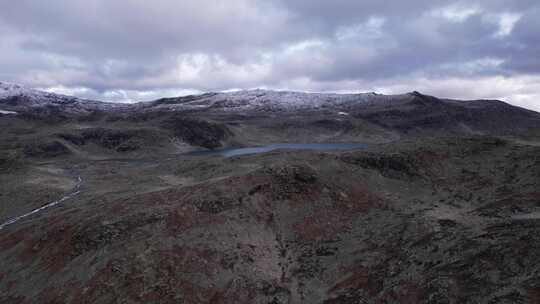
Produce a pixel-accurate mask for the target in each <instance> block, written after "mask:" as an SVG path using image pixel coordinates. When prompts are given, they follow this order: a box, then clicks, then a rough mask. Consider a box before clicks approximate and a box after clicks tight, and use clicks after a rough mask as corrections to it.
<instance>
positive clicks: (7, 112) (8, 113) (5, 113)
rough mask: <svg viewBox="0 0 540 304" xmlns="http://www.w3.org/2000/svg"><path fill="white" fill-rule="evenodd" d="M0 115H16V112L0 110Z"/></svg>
mask: <svg viewBox="0 0 540 304" xmlns="http://www.w3.org/2000/svg"><path fill="white" fill-rule="evenodd" d="M0 114H4V115H17V112H13V111H4V110H0Z"/></svg>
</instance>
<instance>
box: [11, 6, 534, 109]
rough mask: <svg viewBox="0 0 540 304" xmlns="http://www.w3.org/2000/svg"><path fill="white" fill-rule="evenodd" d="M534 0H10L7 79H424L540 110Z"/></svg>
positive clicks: (180, 90) (86, 88)
mask: <svg viewBox="0 0 540 304" xmlns="http://www.w3.org/2000/svg"><path fill="white" fill-rule="evenodd" d="M539 14H540V3H539V2H538V1H529V0H520V1H510V0H484V1H481V0H470V1H461V2H460V1H440V0H429V1H428V0H411V1H394V2H393V3H392V4H388V2H386V1H380V0H377V1H374V0H364V1H354V0H335V1H326V0H287V1H286V0H275V1H258V0H228V1H215V0H182V1H174V0H154V1H141V0H123V1H108V0H94V1H66V0H49V1H38V0H21V1H12V2H10V3H9V4H7V5H4V6H3V7H2V10H0V38H1V39H0V53H1V54H2V56H0V66H1V67H2V69H0V79H1V80H5V81H11V82H17V83H22V84H26V85H28V86H32V87H37V88H43V89H47V90H49V91H57V92H62V93H68V94H74V95H78V96H82V97H88V98H96V99H106V100H116V101H126V100H148V99H152V98H156V97H161V96H174V95H181V94H189V93H196V92H202V91H209V90H228V89H243V88H255V87H261V88H274V89H291V90H306V91H337V92H355V91H379V92H385V93H401V92H403V91H411V90H420V91H422V92H425V93H428V94H434V95H439V96H444V97H455V98H498V99H505V100H507V101H509V102H511V103H514V104H517V105H521V106H525V107H529V108H533V109H536V110H540V60H538V57H537V56H538V54H540V19H539V18H538V17H537V16H538V15H539Z"/></svg>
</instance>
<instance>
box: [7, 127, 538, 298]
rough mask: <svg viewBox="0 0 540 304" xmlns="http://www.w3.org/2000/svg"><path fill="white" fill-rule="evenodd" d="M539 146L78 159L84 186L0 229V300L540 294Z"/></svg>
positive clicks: (478, 143)
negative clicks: (69, 198) (71, 198)
mask: <svg viewBox="0 0 540 304" xmlns="http://www.w3.org/2000/svg"><path fill="white" fill-rule="evenodd" d="M539 155H540V150H539V148H538V147H534V146H527V145H518V144H513V143H511V142H507V141H503V140H500V139H497V138H486V137H469V138H463V137H457V138H456V137H454V138H445V139H430V140H427V139H424V140H418V141H410V142H403V143H400V144H393V145H384V146H378V147H372V148H370V149H368V150H366V151H350V152H326V153H313V152H283V151H276V152H273V153H269V154H264V155H255V156H248V157H241V158H232V159H200V158H176V159H171V160H164V159H146V160H144V162H141V161H138V162H126V161H120V160H111V161H108V162H106V163H96V162H92V161H88V160H86V161H85V160H79V161H78V166H76V168H77V171H78V172H77V174H80V175H81V176H82V178H83V180H84V182H83V185H82V188H81V191H82V194H81V196H79V197H77V198H76V200H74V201H72V202H71V203H66V204H65V205H64V206H61V207H58V208H55V209H52V210H50V211H47V212H45V213H42V214H38V215H36V216H34V217H32V218H29V219H26V220H24V221H21V222H18V223H17V224H14V225H11V226H7V227H5V228H4V229H3V230H0V258H1V259H2V261H3V263H1V265H0V301H1V302H2V303H115V302H120V303H121V302H125V303H326V304H336V303H538V301H539V300H540V298H539V295H540V262H539V260H538V258H537V257H538V255H539V254H540V239H539V238H538V235H539V232H540V221H539V214H540V209H539V204H538V203H539V202H540V196H539V192H538V189H539V187H540V184H539V181H540V159H539V158H538V156H539ZM97 172H101V173H100V174H99V175H98V174H96V173H97ZM137 172H138V173H140V174H137ZM164 176H167V178H166V179H165V178H163V181H167V182H168V183H170V182H172V183H176V185H172V184H169V185H167V186H163V184H161V186H160V187H161V188H159V187H158V188H155V189H153V190H151V189H150V188H147V187H150V186H152V185H156V186H159V185H160V184H159V182H158V181H159V179H160V178H161V177H164ZM133 185H137V187H139V188H138V189H137V190H136V189H134V188H133V187H134V186H133ZM138 190H141V191H138Z"/></svg>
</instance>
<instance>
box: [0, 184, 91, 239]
mask: <svg viewBox="0 0 540 304" xmlns="http://www.w3.org/2000/svg"><path fill="white" fill-rule="evenodd" d="M82 182H83V180H82V178H81V177H80V176H78V177H77V184H76V185H75V187H74V188H73V189H72V190H71V192H70V193H69V194H67V195H65V196H64V197H62V198H61V199H59V200H57V201H54V202H52V203H49V204H47V205H44V206H42V207H40V208H37V209H34V210H32V211H30V212H28V213H25V214H23V215H19V216H17V217H14V218H12V219H10V220H8V221H6V222H5V223H3V224H1V225H0V230H2V229H4V228H5V227H6V226H9V225H11V224H14V223H16V222H18V221H20V220H22V219H24V218H27V217H29V216H31V215H34V214H37V213H40V212H42V211H44V210H47V209H49V208H52V207H54V206H56V205H59V204H61V203H63V202H65V201H67V200H68V199H71V198H73V197H74V196H77V195H78V194H80V193H81V185H82Z"/></svg>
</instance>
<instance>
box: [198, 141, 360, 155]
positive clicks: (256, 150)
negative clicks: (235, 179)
mask: <svg viewBox="0 0 540 304" xmlns="http://www.w3.org/2000/svg"><path fill="white" fill-rule="evenodd" d="M366 147H367V145H366V144H357V143H330V144H271V145H267V146H261V147H249V148H228V149H218V150H205V151H194V152H190V153H188V155H194V156H222V157H233V156H240V155H248V154H260V153H266V152H270V151H274V150H280V149H283V150H312V151H334V150H353V149H362V148H366Z"/></svg>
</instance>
